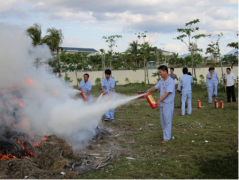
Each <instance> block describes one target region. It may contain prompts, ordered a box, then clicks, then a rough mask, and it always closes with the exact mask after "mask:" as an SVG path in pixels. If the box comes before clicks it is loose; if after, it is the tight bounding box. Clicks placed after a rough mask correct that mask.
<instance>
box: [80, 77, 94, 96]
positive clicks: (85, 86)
mask: <svg viewBox="0 0 239 180" xmlns="http://www.w3.org/2000/svg"><path fill="white" fill-rule="evenodd" d="M89 77H90V76H89V74H87V73H85V74H84V76H83V78H84V79H83V80H82V81H81V82H80V84H79V90H80V91H81V92H84V94H85V96H86V97H87V100H92V95H91V88H92V84H91V82H90V81H89Z"/></svg>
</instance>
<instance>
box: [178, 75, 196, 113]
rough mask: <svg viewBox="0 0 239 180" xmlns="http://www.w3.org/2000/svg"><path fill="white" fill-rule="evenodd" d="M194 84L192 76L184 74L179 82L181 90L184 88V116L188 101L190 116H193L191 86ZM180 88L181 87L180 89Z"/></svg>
mask: <svg viewBox="0 0 239 180" xmlns="http://www.w3.org/2000/svg"><path fill="white" fill-rule="evenodd" d="M192 83H193V78H192V76H189V75H187V74H184V75H183V76H182V77H181V78H180V80H179V84H180V89H181V86H182V87H183V89H182V98H181V100H182V106H181V107H182V115H183V116H184V115H185V103H186V99H187V100H188V109H187V112H188V114H192V86H191V84H192ZM178 88H179V87H178Z"/></svg>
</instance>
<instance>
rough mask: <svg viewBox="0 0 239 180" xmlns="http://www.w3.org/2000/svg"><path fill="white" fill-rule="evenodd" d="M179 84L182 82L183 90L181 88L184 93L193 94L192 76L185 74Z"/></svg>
mask: <svg viewBox="0 0 239 180" xmlns="http://www.w3.org/2000/svg"><path fill="white" fill-rule="evenodd" d="M179 82H180V89H181V86H183V89H182V93H192V86H191V84H192V83H193V78H192V76H189V75H187V74H184V75H183V76H182V77H181V78H180V80H179Z"/></svg>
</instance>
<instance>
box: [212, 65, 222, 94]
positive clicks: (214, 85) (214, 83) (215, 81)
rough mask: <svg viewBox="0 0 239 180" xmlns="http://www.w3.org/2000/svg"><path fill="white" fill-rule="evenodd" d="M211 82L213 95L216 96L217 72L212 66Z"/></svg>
mask: <svg viewBox="0 0 239 180" xmlns="http://www.w3.org/2000/svg"><path fill="white" fill-rule="evenodd" d="M212 82H213V88H214V91H213V96H215V97H217V86H218V85H219V84H220V83H219V79H218V74H217V72H215V68H214V67H213V76H212Z"/></svg>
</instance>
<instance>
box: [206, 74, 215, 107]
mask: <svg viewBox="0 0 239 180" xmlns="http://www.w3.org/2000/svg"><path fill="white" fill-rule="evenodd" d="M210 77H211V74H210V72H209V73H207V76H206V85H207V93H208V103H212V96H213V81H212V79H210Z"/></svg>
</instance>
